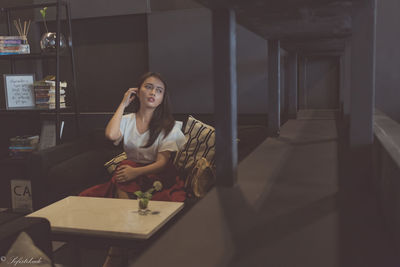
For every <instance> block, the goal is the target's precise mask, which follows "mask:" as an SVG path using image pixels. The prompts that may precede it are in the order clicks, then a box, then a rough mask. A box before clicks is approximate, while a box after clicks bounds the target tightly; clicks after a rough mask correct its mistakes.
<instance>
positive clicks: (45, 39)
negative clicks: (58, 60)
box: [40, 32, 67, 53]
mask: <svg viewBox="0 0 400 267" xmlns="http://www.w3.org/2000/svg"><path fill="white" fill-rule="evenodd" d="M56 37H57V34H56V33H55V32H46V33H44V34H43V35H42V38H40V49H41V50H42V52H44V53H49V52H55V51H56V49H57V43H56ZM66 47H67V44H66V42H65V37H64V35H63V34H62V33H60V50H61V51H62V50H64V49H65V48H66Z"/></svg>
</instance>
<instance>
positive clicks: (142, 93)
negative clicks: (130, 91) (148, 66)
mask: <svg viewBox="0 0 400 267" xmlns="http://www.w3.org/2000/svg"><path fill="white" fill-rule="evenodd" d="M164 93H165V85H164V83H163V82H162V81H160V80H159V79H158V78H156V77H149V78H147V79H146V80H145V81H144V82H143V84H142V86H141V87H140V88H139V101H140V106H141V107H146V108H153V109H155V108H157V107H158V106H159V105H160V104H161V103H162V101H163V98H164Z"/></svg>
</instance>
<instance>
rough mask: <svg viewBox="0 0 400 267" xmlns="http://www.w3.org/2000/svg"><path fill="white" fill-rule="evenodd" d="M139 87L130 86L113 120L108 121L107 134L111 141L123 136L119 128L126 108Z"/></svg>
mask: <svg viewBox="0 0 400 267" xmlns="http://www.w3.org/2000/svg"><path fill="white" fill-rule="evenodd" d="M136 92H137V88H129V89H128V91H126V92H125V94H124V98H123V99H122V102H121V104H120V105H119V106H118V108H117V110H116V111H115V113H114V115H113V116H112V118H111V120H110V121H109V122H108V124H107V127H106V132H105V135H106V137H107V139H110V140H111V141H116V140H118V139H119V138H120V137H121V131H120V129H119V127H120V124H121V118H122V116H123V115H124V111H125V108H126V107H127V106H129V104H130V103H131V102H132V101H133V99H135V96H136Z"/></svg>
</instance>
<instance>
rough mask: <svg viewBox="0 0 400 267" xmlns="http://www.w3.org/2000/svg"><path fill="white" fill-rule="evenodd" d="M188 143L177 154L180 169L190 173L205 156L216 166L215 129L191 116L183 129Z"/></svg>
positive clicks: (177, 166) (176, 159) (177, 163)
mask: <svg viewBox="0 0 400 267" xmlns="http://www.w3.org/2000/svg"><path fill="white" fill-rule="evenodd" d="M183 133H184V134H185V137H186V140H187V142H186V145H185V146H184V148H183V149H182V150H180V151H178V153H177V154H176V156H175V159H174V164H175V166H176V168H177V169H178V170H179V171H183V172H184V173H189V172H190V170H191V169H192V168H193V167H194V166H195V164H196V162H197V160H198V159H200V158H205V159H207V161H208V162H209V163H210V165H211V166H214V164H215V161H214V156H215V129H214V127H212V126H210V125H207V124H205V123H203V122H201V121H199V120H197V119H195V118H194V117H192V116H189V118H188V120H187V122H186V125H185V129H184V131H183Z"/></svg>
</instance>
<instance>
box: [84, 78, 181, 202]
mask: <svg viewBox="0 0 400 267" xmlns="http://www.w3.org/2000/svg"><path fill="white" fill-rule="evenodd" d="M132 102H133V108H134V112H133V113H130V114H127V115H123V114H124V111H125V109H126V107H128V106H129V105H130V104H131V103H132ZM181 127H182V123H180V122H175V120H174V119H173V117H172V114H171V105H170V99H169V94H168V90H167V86H166V83H165V81H164V80H163V79H162V78H161V76H160V74H158V73H154V72H149V73H146V74H145V75H143V77H142V78H141V80H140V83H139V87H138V88H130V89H128V91H126V93H125V95H124V97H123V99H122V102H121V104H120V105H119V107H118V109H117V111H116V112H115V114H114V115H113V117H112V118H111V120H110V121H109V123H108V125H107V127H106V131H105V135H106V137H107V138H108V139H110V140H111V141H113V142H114V144H115V145H118V144H119V143H120V142H121V141H122V142H123V147H124V151H125V153H126V155H127V160H125V161H123V162H121V164H120V165H119V166H118V167H117V169H116V171H115V172H114V174H113V177H112V178H111V180H110V181H109V182H107V183H105V184H101V185H96V186H94V187H91V188H89V189H86V190H85V191H83V192H82V193H81V194H80V195H81V196H104V197H119V198H135V195H134V194H133V193H134V192H136V191H138V190H141V191H146V190H148V189H150V188H151V187H152V186H153V182H154V181H156V180H159V181H161V183H162V184H163V190H162V191H161V192H156V193H154V195H153V197H152V199H153V200H164V201H184V200H185V198H186V193H185V191H184V190H183V186H184V184H183V181H181V180H180V179H179V177H178V176H177V172H176V170H175V168H174V167H173V165H172V163H171V161H170V159H171V154H172V153H173V152H175V151H178V150H179V149H181V148H182V147H183V145H184V144H185V142H186V139H185V136H184V135H183V133H182V131H181Z"/></svg>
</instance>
